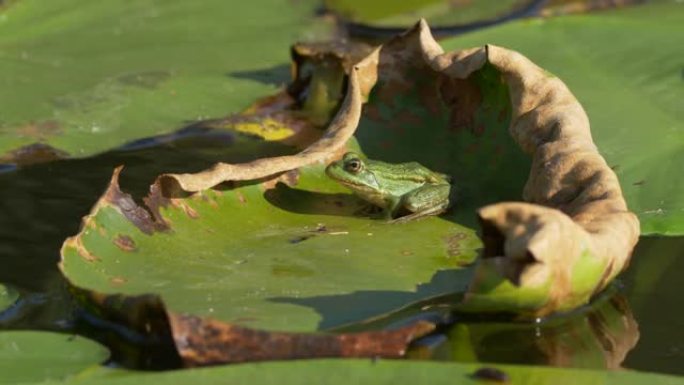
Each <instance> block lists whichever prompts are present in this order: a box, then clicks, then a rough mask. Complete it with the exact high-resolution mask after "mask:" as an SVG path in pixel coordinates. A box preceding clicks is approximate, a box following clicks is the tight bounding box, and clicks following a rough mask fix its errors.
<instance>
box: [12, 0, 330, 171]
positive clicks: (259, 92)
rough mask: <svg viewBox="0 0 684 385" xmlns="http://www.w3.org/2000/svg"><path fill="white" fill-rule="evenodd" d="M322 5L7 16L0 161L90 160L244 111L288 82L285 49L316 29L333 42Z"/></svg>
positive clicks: (110, 5)
mask: <svg viewBox="0 0 684 385" xmlns="http://www.w3.org/2000/svg"><path fill="white" fill-rule="evenodd" d="M315 5H316V2H315V1H309V0H307V1H304V2H301V1H300V2H297V3H296V4H292V3H290V2H286V1H280V0H268V1H266V2H261V3H250V2H239V3H227V2H225V1H219V0H212V1H210V2H203V3H201V4H200V3H189V2H184V1H156V0H145V1H141V2H130V1H125V0H116V1H106V2H93V3H88V4H83V3H82V2H81V1H78V0H56V1H51V2H50V3H49V4H45V3H43V2H40V1H35V0H23V1H19V2H17V3H16V4H13V5H12V6H10V7H8V8H7V9H1V10H0V84H2V85H3V86H2V87H0V116H1V118H0V161H1V162H15V161H17V162H19V161H23V162H27V163H29V162H31V161H35V160H34V159H32V157H40V156H42V157H43V158H42V159H43V160H45V159H50V158H54V157H64V156H75V157H81V156H88V155H92V154H94V153H98V152H101V151H103V150H106V149H110V148H114V147H118V146H121V145H123V144H125V143H127V142H129V141H132V140H134V139H138V138H142V137H147V136H153V135H159V134H164V133H168V132H171V131H174V130H176V129H179V128H181V127H183V126H185V125H186V124H187V122H189V121H190V122H192V121H195V120H201V119H206V118H208V117H212V118H216V117H221V116H224V115H226V114H229V113H235V112H238V111H240V110H242V109H244V108H246V107H247V106H248V105H249V104H250V103H251V102H252V101H254V100H256V99H257V98H259V97H262V96H264V95H267V94H271V93H273V92H274V90H275V89H276V87H277V86H280V85H281V84H282V83H284V82H286V81H287V80H288V77H289V74H288V70H287V66H286V63H287V60H288V51H287V49H286V47H288V46H289V45H290V44H291V43H292V42H293V41H296V40H298V39H301V38H304V37H306V35H305V34H306V33H307V31H308V32H311V31H312V28H318V29H319V30H318V31H317V35H318V37H319V38H320V37H322V36H326V35H327V32H326V31H324V30H323V29H321V28H319V27H320V24H317V23H316V22H315V20H314V19H313V14H314V9H315ZM264 25H268V28H264V27H263V26H264ZM35 143H38V144H40V145H41V146H30V147H25V146H29V145H32V144H35ZM22 149H23V150H22Z"/></svg>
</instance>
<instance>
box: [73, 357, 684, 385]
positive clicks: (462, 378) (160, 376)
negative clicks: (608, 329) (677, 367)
mask: <svg viewBox="0 0 684 385" xmlns="http://www.w3.org/2000/svg"><path fill="white" fill-rule="evenodd" d="M108 371H111V372H112V373H111V374H109V373H106V372H104V373H103V372H100V373H94V375H93V376H91V377H84V378H83V382H82V383H88V384H112V385H114V384H120V385H126V384H139V383H164V384H187V383H198V384H212V385H213V384H217V385H218V384H225V383H249V384H302V383H312V384H324V385H325V384H330V385H333V384H349V383H350V382H353V383H358V384H388V385H389V384H397V383H412V384H421V383H430V384H454V383H457V384H469V385H481V384H496V383H498V382H495V381H487V379H491V378H489V377H487V378H483V377H484V375H482V372H484V371H488V372H491V373H498V374H499V375H503V376H505V377H506V378H508V379H509V381H508V382H504V383H505V384H511V385H515V384H539V385H547V384H548V385H558V384H625V385H631V384H634V385H641V384H653V385H679V384H684V380H683V379H682V378H681V377H676V376H667V375H662V374H652V373H640V372H634V371H627V370H615V371H605V370H603V371H598V370H577V369H574V370H573V369H557V368H547V367H539V366H514V365H488V364H456V363H448V364H445V363H438V362H399V361H391V360H315V361H311V360H308V361H307V360H305V361H295V362H269V363H264V364H245V365H234V366H224V367H213V368H200V369H190V370H183V371H170V372H161V373H132V374H128V375H126V374H123V373H120V372H118V371H112V370H111V369H109V370H108ZM476 373H480V375H479V376H475V374H476ZM108 374H109V375H110V376H111V377H109V376H108ZM98 376H99V377H100V378H98Z"/></svg>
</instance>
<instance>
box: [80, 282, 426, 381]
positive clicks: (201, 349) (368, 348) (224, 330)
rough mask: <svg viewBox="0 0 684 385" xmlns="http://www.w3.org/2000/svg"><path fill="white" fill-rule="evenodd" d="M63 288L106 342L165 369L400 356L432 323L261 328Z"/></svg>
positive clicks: (140, 299)
mask: <svg viewBox="0 0 684 385" xmlns="http://www.w3.org/2000/svg"><path fill="white" fill-rule="evenodd" d="M68 287H69V291H70V292H71V293H72V295H73V296H74V298H75V299H76V300H77V302H78V304H79V305H80V308H79V311H78V312H77V314H78V315H79V319H80V321H82V322H86V323H89V324H91V325H92V326H94V327H95V328H97V329H101V328H108V329H110V330H109V331H110V332H111V331H113V332H114V333H105V334H104V335H105V336H107V337H108V338H107V344H108V345H109V346H112V347H117V346H119V345H121V346H125V343H123V344H122V341H121V340H120V339H121V338H123V339H124V340H125V339H132V340H137V341H138V343H139V344H141V348H142V349H143V350H144V355H143V356H142V357H138V359H141V360H143V361H145V362H148V361H160V362H164V363H165V364H166V365H169V364H171V365H172V366H171V367H173V365H176V366H184V367H197V366H209V365H218V364H236V363H246V362H258V361H272V360H292V359H307V358H402V357H403V356H404V355H405V353H406V350H407V349H408V347H409V345H410V344H411V342H413V341H414V340H416V339H418V338H420V337H423V336H425V335H427V334H430V333H432V332H433V331H434V330H435V327H436V325H435V324H433V323H431V322H427V321H422V320H421V321H417V322H414V323H412V324H409V325H406V326H403V327H401V328H397V329H392V330H381V331H368V332H350V333H289V332H278V331H267V330H259V329H253V328H248V327H244V326H240V325H236V324H231V323H226V322H222V321H219V320H215V319H211V318H203V317H198V316H194V315H191V314H186V313H176V312H173V311H169V310H168V309H167V307H166V305H165V304H164V301H163V299H162V298H161V297H159V296H158V295H155V294H143V295H137V296H131V295H122V294H103V293H99V292H97V291H93V290H88V289H83V288H80V287H78V286H76V285H74V284H72V283H69V285H68ZM117 335H118V337H117ZM129 342H130V341H129ZM114 351H115V356H116V355H117V354H116V349H115V350H114ZM133 356H135V355H133ZM126 358H127V359H129V360H130V359H132V358H131V357H126ZM133 359H135V357H133ZM137 365H140V363H138V364H137Z"/></svg>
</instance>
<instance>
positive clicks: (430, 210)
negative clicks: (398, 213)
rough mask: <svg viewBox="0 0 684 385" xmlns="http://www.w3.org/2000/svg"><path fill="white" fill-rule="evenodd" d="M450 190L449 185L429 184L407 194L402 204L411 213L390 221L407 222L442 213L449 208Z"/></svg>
mask: <svg viewBox="0 0 684 385" xmlns="http://www.w3.org/2000/svg"><path fill="white" fill-rule="evenodd" d="M450 191H451V186H449V185H437V186H433V185H429V186H424V187H422V188H420V189H417V190H415V191H413V192H411V193H410V194H407V195H406V196H405V197H404V199H403V200H402V205H403V207H404V208H405V209H406V210H408V211H409V212H410V213H411V214H408V215H405V216H403V217H400V218H397V219H395V220H393V221H391V222H392V223H398V222H407V221H411V220H414V219H418V218H422V217H426V216H430V215H439V214H441V213H443V212H444V211H446V209H447V208H449V194H450Z"/></svg>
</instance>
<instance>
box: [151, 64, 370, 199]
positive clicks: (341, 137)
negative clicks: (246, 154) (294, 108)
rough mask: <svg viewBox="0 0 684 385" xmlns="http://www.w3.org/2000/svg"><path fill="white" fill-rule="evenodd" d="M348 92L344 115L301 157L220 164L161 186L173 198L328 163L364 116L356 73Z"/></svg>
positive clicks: (164, 180) (166, 178)
mask: <svg viewBox="0 0 684 385" xmlns="http://www.w3.org/2000/svg"><path fill="white" fill-rule="evenodd" d="M348 90H349V91H348V92H347V95H346V97H345V99H344V101H343V103H342V106H341V107H340V111H339V112H338V113H337V115H336V116H335V118H334V119H333V120H332V122H331V123H330V126H329V127H328V129H327V130H326V132H325V133H324V134H323V136H321V138H320V139H319V140H317V141H316V142H314V143H313V144H311V145H310V146H309V147H307V148H306V149H304V150H302V151H301V152H299V153H298V154H295V155H287V156H279V157H273V158H262V159H257V160H255V161H252V162H249V163H241V164H228V163H217V164H216V165H214V166H213V167H211V168H210V169H208V170H205V171H202V172H198V173H195V174H164V175H161V176H160V177H159V183H160V185H162V186H163V188H164V190H165V191H167V192H168V193H169V195H173V194H175V193H176V192H177V191H179V190H184V191H191V192H195V191H201V190H206V189H209V188H211V187H213V186H216V185H217V184H219V183H221V182H225V181H240V180H253V179H260V178H264V177H266V176H269V175H275V174H279V173H282V172H285V171H289V170H293V169H296V168H299V167H302V166H306V165H309V164H312V163H316V162H325V161H328V160H330V159H331V157H332V156H331V155H332V154H334V153H335V151H337V150H338V149H340V148H342V147H343V146H344V145H345V144H346V142H347V140H349V138H350V137H351V136H352V135H353V134H354V130H355V129H356V125H357V124H358V121H359V118H360V116H361V104H362V100H361V94H360V93H359V87H358V79H357V75H356V71H355V70H352V71H351V73H350V75H349V87H348Z"/></svg>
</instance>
